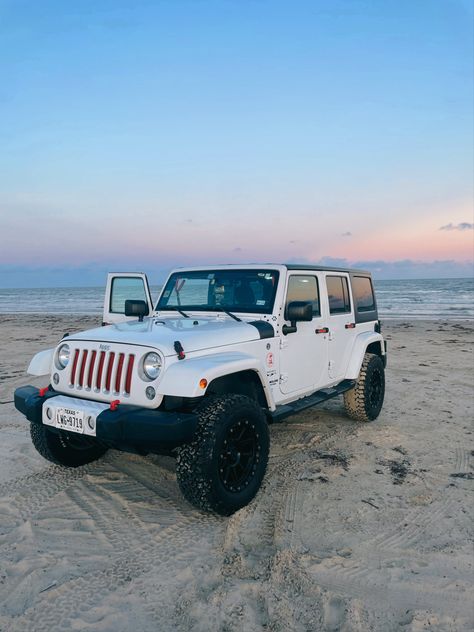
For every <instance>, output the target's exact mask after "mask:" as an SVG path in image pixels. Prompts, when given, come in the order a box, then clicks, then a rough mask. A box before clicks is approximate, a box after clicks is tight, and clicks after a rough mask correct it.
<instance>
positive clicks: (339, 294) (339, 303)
mask: <svg viewBox="0 0 474 632" xmlns="http://www.w3.org/2000/svg"><path fill="white" fill-rule="evenodd" d="M326 284H327V288H328V297H329V311H330V313H331V314H346V313H347V312H350V311H351V300H350V298H349V285H348V283H347V277H341V276H327V277H326Z"/></svg>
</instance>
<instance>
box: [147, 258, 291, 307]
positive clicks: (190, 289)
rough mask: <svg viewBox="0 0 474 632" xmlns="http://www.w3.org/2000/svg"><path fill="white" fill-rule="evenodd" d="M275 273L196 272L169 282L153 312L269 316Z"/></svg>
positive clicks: (276, 273) (273, 271) (240, 271)
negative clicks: (204, 312)
mask: <svg viewBox="0 0 474 632" xmlns="http://www.w3.org/2000/svg"><path fill="white" fill-rule="evenodd" d="M278 276H279V273H278V271H277V270H228V269H225V270H197V271H189V272H186V271H183V272H175V273H174V274H172V275H171V276H170V278H169V279H168V281H167V283H166V286H165V287H164V289H163V292H162V293H161V296H160V299H159V301H158V304H157V306H156V311H163V310H174V311H179V310H183V311H184V312H188V311H194V312H196V311H198V312H200V311H208V312H212V311H219V312H222V311H224V310H226V311H228V312H240V313H242V312H244V313H249V314H271V313H272V310H273V303H274V301H275V294H276V290H277V287H278Z"/></svg>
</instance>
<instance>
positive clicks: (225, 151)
mask: <svg viewBox="0 0 474 632" xmlns="http://www.w3.org/2000/svg"><path fill="white" fill-rule="evenodd" d="M27 4H28V6H29V10H28V11H27V12H25V11H24V10H22V9H21V8H20V7H19V6H16V5H15V4H9V5H8V4H7V6H6V7H5V6H4V7H3V8H2V9H0V17H1V18H2V19H1V21H0V35H1V37H0V42H1V43H0V53H1V55H0V60H1V61H0V69H1V71H2V77H3V81H2V94H3V96H2V95H0V109H1V116H0V138H1V143H2V152H0V240H1V244H0V246H1V248H0V286H1V285H9V286H12V285H14V284H15V283H19V284H21V285H27V284H28V283H32V284H33V285H37V284H38V283H40V282H41V280H42V281H44V282H47V283H52V284H54V283H57V284H64V283H66V284H68V283H69V280H68V279H70V283H72V284H75V285H77V284H80V283H81V282H87V283H93V284H101V283H102V280H103V275H104V273H105V271H106V270H107V269H111V268H122V269H137V268H141V267H146V268H147V270H150V271H155V272H156V274H157V276H158V277H160V278H161V277H163V276H164V274H165V273H166V271H168V270H169V269H170V268H171V267H174V266H176V265H188V264H201V263H216V262H251V261H276V262H281V261H283V262H284V261H296V260H300V261H309V262H317V261H320V260H322V259H324V258H328V257H329V258H331V259H335V260H346V261H347V262H350V263H355V262H365V263H366V264H367V265H368V266H369V267H370V265H371V262H377V263H374V264H373V265H374V266H376V267H377V269H378V270H383V267H384V266H383V265H382V264H383V263H384V262H385V263H386V264H387V265H391V264H392V263H393V262H397V261H401V260H409V261H411V262H413V266H412V268H411V270H412V271H411V272H410V274H413V275H416V273H417V269H419V267H417V266H418V264H419V263H420V262H422V263H423V264H426V266H428V267H426V266H425V268H424V272H423V274H429V269H430V268H429V266H430V265H431V264H432V263H433V262H437V261H440V260H443V261H449V262H450V263H449V266H448V267H449V270H450V274H451V273H452V274H454V275H460V276H465V275H469V274H472V262H473V248H474V244H473V235H474V231H473V226H474V217H473V202H472V200H473V176H472V173H473V155H472V137H473V125H472V101H473V67H472V34H471V31H470V28H469V24H470V23H471V21H472V9H471V8H470V5H469V3H466V2H463V1H462V0H459V1H457V2H452V3H433V2H431V0H421V2H417V3H416V4H415V5H414V4H413V3H411V2H408V0H406V1H405V0H404V1H402V2H399V3H394V4H393V3H392V4H390V3H382V4H377V3H376V4H373V3H367V2H364V1H362V0H361V2H359V1H357V2H354V3H352V2H351V3H346V2H344V1H343V0H340V1H339V0H338V1H337V2H321V3H313V2H307V1H302V2H298V3H297V5H292V4H291V3H290V4H289V3H285V2H275V3H272V9H271V11H270V10H269V5H267V4H266V3H265V2H263V3H252V2H249V3H233V2H225V3H219V2H213V1H211V0H204V2H199V3H181V2H176V3H168V4H166V3H156V4H155V3H141V2H138V3H134V4H133V6H132V5H130V4H129V3H125V2H121V1H118V2H115V3H113V4H108V3H106V4H105V5H103V6H102V7H100V8H98V7H96V6H95V5H92V4H91V5H90V6H89V3H87V2H86V3H85V4H84V7H83V10H82V12H81V11H79V10H78V12H75V13H74V15H73V14H72V13H70V11H69V8H68V6H69V5H68V4H67V3H66V4H64V3H62V2H59V1H49V2H46V3H45V4H44V5H43V3H41V8H40V5H38V4H36V3H27ZM86 5H87V6H88V7H89V8H88V9H87V10H86V9H85V6H86ZM117 24H119V25H120V27H118V26H116V25H117ZM2 49H3V50H2ZM408 69H409V70H408ZM454 95H455V96H454ZM380 262H382V264H381V263H380ZM407 265H408V264H407ZM381 266H382V267H381ZM433 266H434V267H433V268H432V274H433V275H435V276H436V275H437V274H439V265H438V264H434V263H433ZM66 269H67V271H68V272H67V274H68V275H69V277H66V274H65V272H64V271H65V270H66ZM407 269H409V267H408V268H407ZM446 269H447V268H446ZM393 273H394V272H393ZM379 274H382V275H383V272H379ZM390 274H392V272H391V273H390Z"/></svg>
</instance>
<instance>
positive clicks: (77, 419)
mask: <svg viewBox="0 0 474 632" xmlns="http://www.w3.org/2000/svg"><path fill="white" fill-rule="evenodd" d="M56 428H60V429H61V430H69V432H79V433H80V434H82V433H83V432H84V411H83V410H76V409H74V408H57V409H56Z"/></svg>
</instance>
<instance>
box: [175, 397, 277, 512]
mask: <svg viewBox="0 0 474 632" xmlns="http://www.w3.org/2000/svg"><path fill="white" fill-rule="evenodd" d="M197 413H198V417H199V422H198V427H197V430H196V434H195V437H194V440H193V441H192V443H189V444H187V445H185V446H183V447H182V448H180V450H179V453H178V459H177V464H176V474H177V478H178V484H179V487H180V489H181V491H182V493H183V495H184V497H185V498H186V499H187V500H188V501H189V502H191V503H192V504H193V505H195V506H196V507H198V508H199V509H204V510H205V511H213V512H215V513H217V514H220V515H223V516H229V515H231V514H232V513H234V512H235V511H237V510H238V509H240V508H241V507H244V506H245V505H247V504H248V503H249V502H250V501H251V500H252V498H253V497H254V496H255V494H256V493H257V491H258V489H259V488H260V485H261V482H262V480H263V477H264V474H265V470H266V467H267V461H268V451H269V445H270V439H269V434H268V426H267V422H266V419H265V415H264V413H263V411H262V409H261V408H260V406H258V404H257V403H256V402H255V401H253V400H252V399H250V398H249V397H246V396H245V395H237V394H233V393H231V394H227V395H223V396H218V397H212V398H210V399H209V400H208V401H207V402H205V403H203V405H202V406H201V407H200V409H199V410H198V411H197Z"/></svg>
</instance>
